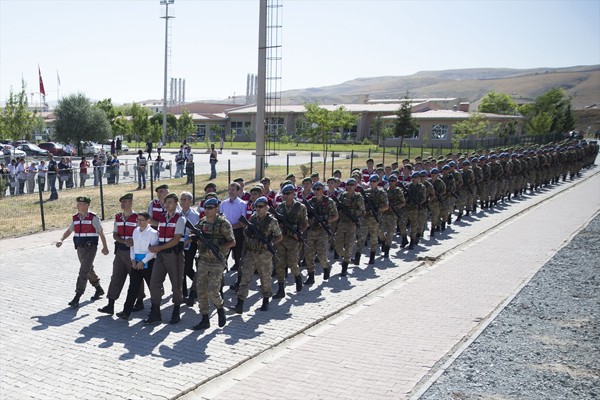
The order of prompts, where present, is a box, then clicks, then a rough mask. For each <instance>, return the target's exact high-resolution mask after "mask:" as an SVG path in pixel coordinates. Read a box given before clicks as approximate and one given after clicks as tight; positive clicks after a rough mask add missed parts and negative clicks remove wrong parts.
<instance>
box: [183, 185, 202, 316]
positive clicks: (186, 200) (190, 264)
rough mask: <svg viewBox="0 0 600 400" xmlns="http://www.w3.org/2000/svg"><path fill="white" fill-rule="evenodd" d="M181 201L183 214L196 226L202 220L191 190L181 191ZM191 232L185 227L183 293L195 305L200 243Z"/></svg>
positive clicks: (186, 301)
mask: <svg viewBox="0 0 600 400" xmlns="http://www.w3.org/2000/svg"><path fill="white" fill-rule="evenodd" d="M179 201H180V202H181V214H182V215H183V216H184V217H185V221H186V222H187V221H189V222H190V223H191V224H192V225H194V226H196V224H197V223H198V221H199V220H200V214H198V212H197V211H196V210H194V209H193V208H192V204H194V196H193V195H192V194H191V193H190V192H181V195H180V196H179ZM190 235H191V232H190V229H189V228H186V229H185V233H184V236H183V246H184V248H183V260H184V267H183V278H182V280H181V293H182V295H183V297H184V298H186V300H185V303H186V304H190V303H191V305H194V302H195V300H196V297H197V294H196V285H195V283H196V282H195V280H194V278H195V276H196V273H195V271H194V260H195V257H196V252H197V250H198V244H197V243H196V241H195V240H193V238H191V237H190ZM186 277H187V278H190V280H191V281H192V283H191V285H190V289H189V293H188V287H187V282H186Z"/></svg>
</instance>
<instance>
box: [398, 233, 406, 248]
mask: <svg viewBox="0 0 600 400" xmlns="http://www.w3.org/2000/svg"><path fill="white" fill-rule="evenodd" d="M407 244H408V236H406V235H402V243H401V244H400V247H402V248H405V247H406V245H407Z"/></svg>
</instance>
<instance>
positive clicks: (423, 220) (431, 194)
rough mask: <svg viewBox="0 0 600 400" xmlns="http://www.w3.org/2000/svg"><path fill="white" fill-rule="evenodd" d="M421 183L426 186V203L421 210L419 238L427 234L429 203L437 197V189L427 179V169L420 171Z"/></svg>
mask: <svg viewBox="0 0 600 400" xmlns="http://www.w3.org/2000/svg"><path fill="white" fill-rule="evenodd" d="M419 183H421V184H422V185H423V186H425V199H426V200H425V203H424V205H423V207H421V209H420V210H419V239H420V238H422V237H423V236H424V235H425V229H426V228H427V220H428V219H429V213H430V210H431V206H430V205H429V203H431V201H432V200H433V199H434V198H435V189H434V188H433V185H432V184H431V182H429V181H428V180H427V171H425V170H421V171H419Z"/></svg>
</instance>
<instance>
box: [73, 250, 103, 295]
mask: <svg viewBox="0 0 600 400" xmlns="http://www.w3.org/2000/svg"><path fill="white" fill-rule="evenodd" d="M97 250H98V246H90V247H78V248H77V257H79V264H80V267H79V275H78V276H77V284H76V286H75V293H77V294H83V293H84V292H85V286H86V285H87V282H88V281H90V283H91V284H92V286H94V287H98V286H100V278H98V275H96V273H95V272H94V259H95V258H96V251H97Z"/></svg>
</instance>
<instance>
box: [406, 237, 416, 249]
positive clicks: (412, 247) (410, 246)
mask: <svg viewBox="0 0 600 400" xmlns="http://www.w3.org/2000/svg"><path fill="white" fill-rule="evenodd" d="M415 242H416V240H412V239H411V240H410V244H409V245H408V249H409V250H412V249H414V248H415Z"/></svg>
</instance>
